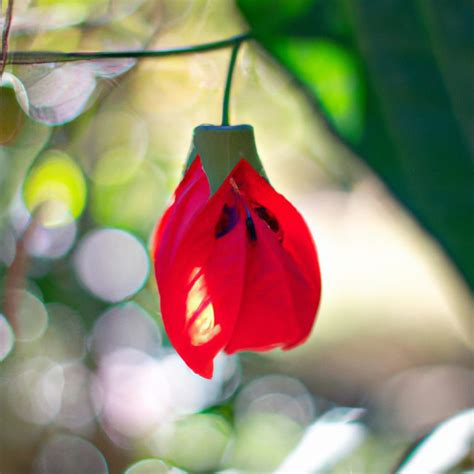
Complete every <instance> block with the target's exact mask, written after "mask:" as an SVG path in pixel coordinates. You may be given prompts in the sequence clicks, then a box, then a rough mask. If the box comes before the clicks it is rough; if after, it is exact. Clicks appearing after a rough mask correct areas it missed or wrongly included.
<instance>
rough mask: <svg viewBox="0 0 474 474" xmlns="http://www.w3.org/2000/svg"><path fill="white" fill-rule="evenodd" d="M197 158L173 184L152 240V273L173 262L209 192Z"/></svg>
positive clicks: (162, 270) (164, 269) (161, 270)
mask: <svg viewBox="0 0 474 474" xmlns="http://www.w3.org/2000/svg"><path fill="white" fill-rule="evenodd" d="M210 193H211V191H210V187H209V182H208V181H207V178H206V175H205V173H204V170H203V169H202V165H201V160H200V158H199V157H197V158H196V159H195V160H194V161H193V163H192V164H191V166H190V167H189V168H188V170H187V171H186V173H185V175H184V177H183V179H182V181H181V183H180V184H179V186H178V187H177V189H176V191H175V193H174V196H173V200H172V204H171V205H170V206H169V207H168V209H167V210H166V212H165V213H164V215H163V217H162V218H161V220H160V222H159V224H158V226H157V228H156V230H155V233H154V236H153V242H152V255H153V259H154V262H155V272H156V273H157V278H158V274H159V273H161V272H166V271H167V269H168V267H169V265H170V264H171V263H172V261H173V255H174V252H175V250H176V248H177V247H178V246H179V243H180V241H181V239H182V237H183V235H184V232H185V230H186V228H187V225H188V224H189V222H190V221H191V219H192V218H193V217H194V216H195V215H196V214H197V213H199V212H200V211H201V210H202V208H203V207H204V206H205V204H206V203H207V200H208V199H209V195H210Z"/></svg>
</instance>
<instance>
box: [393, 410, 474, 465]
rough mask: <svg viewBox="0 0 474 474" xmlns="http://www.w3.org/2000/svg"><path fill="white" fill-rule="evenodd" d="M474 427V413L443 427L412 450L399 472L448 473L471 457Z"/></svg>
mask: <svg viewBox="0 0 474 474" xmlns="http://www.w3.org/2000/svg"><path fill="white" fill-rule="evenodd" d="M473 423H474V409H470V410H466V411H463V412H461V413H459V414H457V415H456V416H454V417H452V418H450V419H448V420H446V421H445V422H443V423H441V424H440V425H439V426H438V427H437V428H436V429H434V430H433V431H432V432H431V433H429V434H428V435H426V436H425V437H423V438H422V439H421V440H420V441H417V442H416V443H415V445H414V446H412V447H411V448H410V449H409V450H408V452H407V453H406V454H405V455H404V456H403V458H402V460H401V461H400V462H399V464H398V465H397V467H396V469H395V471H396V472H399V473H400V474H416V473H418V472H447V471H448V470H449V469H451V468H453V467H454V466H456V465H457V464H460V463H461V462H463V460H464V459H465V458H466V457H468V456H469V455H470V454H471V450H472V446H473V443H474V432H473V426H474V425H473ZM470 467H472V466H470Z"/></svg>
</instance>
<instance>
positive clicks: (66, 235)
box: [25, 221, 77, 258]
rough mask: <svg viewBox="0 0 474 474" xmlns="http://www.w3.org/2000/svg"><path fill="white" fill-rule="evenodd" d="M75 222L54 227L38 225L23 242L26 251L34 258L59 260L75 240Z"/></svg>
mask: <svg viewBox="0 0 474 474" xmlns="http://www.w3.org/2000/svg"><path fill="white" fill-rule="evenodd" d="M76 231H77V226H76V222H75V221H72V222H68V223H66V224H64V225H58V226H54V227H50V226H44V225H41V224H38V225H36V226H35V227H34V229H33V231H32V232H31V234H29V235H28V238H27V239H26V241H25V246H26V250H27V251H28V253H29V254H30V255H32V256H34V257H41V258H60V257H62V256H64V255H65V254H66V253H67V252H68V251H69V249H70V248H71V247H72V245H73V244H74V241H75V240H76Z"/></svg>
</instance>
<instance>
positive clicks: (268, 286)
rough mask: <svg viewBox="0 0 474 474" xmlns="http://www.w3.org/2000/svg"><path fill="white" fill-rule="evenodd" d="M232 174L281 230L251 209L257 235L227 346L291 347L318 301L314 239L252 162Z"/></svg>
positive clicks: (249, 199) (249, 198)
mask: <svg viewBox="0 0 474 474" xmlns="http://www.w3.org/2000/svg"><path fill="white" fill-rule="evenodd" d="M232 175H233V177H234V179H235V181H236V183H237V184H238V186H239V189H240V190H241V192H242V194H243V196H244V197H245V199H246V200H247V202H248V205H249V206H250V207H252V204H254V205H257V206H263V207H264V208H265V209H268V211H269V212H271V215H273V216H275V218H276V220H277V222H278V226H279V227H280V232H281V234H280V233H278V234H277V233H276V232H275V228H273V229H272V228H271V226H270V225H269V224H272V222H270V223H269V222H266V221H265V220H263V219H262V218H261V215H258V214H257V213H256V212H255V211H254V210H253V211H252V216H253V220H254V224H255V227H256V233H257V240H256V242H254V243H249V244H248V245H249V248H248V261H247V271H246V276H245V278H246V286H245V290H244V296H243V303H242V307H241V311H240V313H239V317H238V322H237V324H236V326H235V330H234V334H233V336H232V339H231V340H230V342H229V344H228V345H227V346H226V352H229V353H233V352H235V351H237V350H250V349H252V350H266V349H269V348H271V347H275V346H281V347H283V348H285V349H289V348H291V347H293V346H295V345H297V344H300V343H301V342H303V341H304V340H305V339H306V338H307V337H308V335H309V333H310V331H311V328H312V325H313V323H314V320H315V316H316V310H317V308H318V305H319V300H320V295H321V278H320V273H319V264H318V259H317V255H316V250H315V246H314V242H313V239H312V237H311V234H310V232H309V229H308V227H307V226H306V223H305V222H304V220H303V218H302V217H301V215H300V214H299V212H298V211H297V210H296V209H295V208H294V207H293V206H292V205H291V204H290V203H289V202H288V201H287V200H286V199H285V198H284V197H283V196H282V195H281V194H279V193H277V192H276V191H275V190H274V189H273V188H272V187H271V186H270V185H269V184H268V182H267V181H266V180H265V179H264V178H262V177H261V176H260V175H259V174H258V173H257V172H256V171H255V170H254V169H253V168H252V167H251V166H250V165H248V164H247V163H246V162H245V161H241V162H240V163H239V164H238V165H237V166H236V168H235V169H234V171H233V172H232Z"/></svg>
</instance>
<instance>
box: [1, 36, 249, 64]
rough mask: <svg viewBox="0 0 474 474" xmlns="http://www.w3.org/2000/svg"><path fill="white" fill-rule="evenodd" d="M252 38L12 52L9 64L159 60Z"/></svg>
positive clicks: (234, 43) (211, 49)
mask: <svg viewBox="0 0 474 474" xmlns="http://www.w3.org/2000/svg"><path fill="white" fill-rule="evenodd" d="M250 38H251V34H250V33H242V34H240V35H236V36H231V37H230V38H227V39H224V40H220V41H213V42H210V43H203V44H196V45H191V46H182V47H178V48H169V49H158V50H143V49H142V50H130V51H97V52H90V53H88V52H71V53H63V52H58V51H12V52H9V53H8V54H7V60H6V63H7V64H44V63H64V62H73V61H90V60H94V59H100V60H102V59H124V58H136V59H142V58H157V57H162V56H175V55H180V54H191V53H204V52H207V51H214V50H216V49H222V48H228V47H229V46H237V45H240V43H242V42H243V41H247V40H249V39H250Z"/></svg>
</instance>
